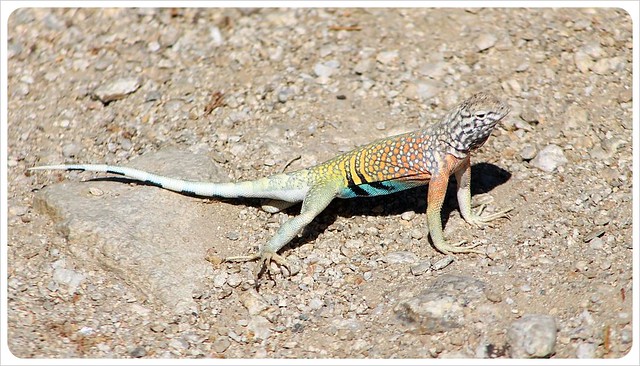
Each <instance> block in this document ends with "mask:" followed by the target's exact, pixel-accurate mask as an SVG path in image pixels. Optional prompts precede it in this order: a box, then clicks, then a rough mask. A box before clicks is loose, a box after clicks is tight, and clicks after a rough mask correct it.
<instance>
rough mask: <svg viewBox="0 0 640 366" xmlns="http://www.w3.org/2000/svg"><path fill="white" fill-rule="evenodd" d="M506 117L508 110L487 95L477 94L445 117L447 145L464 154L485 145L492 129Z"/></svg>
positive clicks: (457, 152) (505, 106)
mask: <svg viewBox="0 0 640 366" xmlns="http://www.w3.org/2000/svg"><path fill="white" fill-rule="evenodd" d="M508 113H509V107H508V106H507V105H506V104H504V103H503V102H501V101H500V100H498V99H497V98H495V97H494V96H492V95H490V94H487V93H478V94H475V95H473V96H472V97H471V98H469V99H467V100H465V101H464V102H462V103H460V104H459V105H458V106H457V107H456V108H454V109H453V110H452V111H451V112H450V113H449V115H448V116H447V117H446V119H445V121H443V124H445V126H444V127H445V129H446V131H447V133H446V135H447V144H448V145H449V146H451V147H452V148H453V149H454V150H455V152H454V155H459V154H464V155H466V154H467V153H468V152H469V151H472V150H475V149H477V148H479V147H480V146H482V144H484V143H485V141H487V139H488V138H489V135H491V132H492V131H493V128H494V127H495V126H496V125H497V124H498V122H500V120H502V119H503V118H504V117H505V116H506V115H507V114H508Z"/></svg>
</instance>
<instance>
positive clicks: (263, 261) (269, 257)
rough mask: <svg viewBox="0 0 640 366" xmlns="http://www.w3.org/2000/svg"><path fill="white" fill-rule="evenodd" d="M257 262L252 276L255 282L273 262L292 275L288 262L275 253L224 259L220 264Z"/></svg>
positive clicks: (260, 253)
mask: <svg viewBox="0 0 640 366" xmlns="http://www.w3.org/2000/svg"><path fill="white" fill-rule="evenodd" d="M251 261H258V264H257V266H256V268H255V270H254V272H253V275H254V277H255V279H256V280H258V278H259V277H260V274H261V273H262V272H263V271H264V270H265V269H266V270H268V269H269V264H270V263H271V262H275V263H276V264H278V265H280V266H282V267H285V268H286V269H287V271H288V272H289V273H293V272H292V271H291V265H290V264H289V262H288V261H287V260H286V259H285V258H284V257H283V256H281V255H280V254H278V253H275V252H269V251H267V252H262V251H260V252H259V253H256V254H253V255H242V256H235V257H226V258H224V259H223V260H222V262H251Z"/></svg>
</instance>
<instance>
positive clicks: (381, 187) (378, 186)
mask: <svg viewBox="0 0 640 366" xmlns="http://www.w3.org/2000/svg"><path fill="white" fill-rule="evenodd" d="M369 185H370V186H371V187H373V188H375V189H379V190H382V191H387V192H390V191H393V190H394V188H393V187H389V186H388V185H386V184H384V182H371V183H369Z"/></svg>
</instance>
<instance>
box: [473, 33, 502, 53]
mask: <svg viewBox="0 0 640 366" xmlns="http://www.w3.org/2000/svg"><path fill="white" fill-rule="evenodd" d="M497 41H498V37H496V36H495V35H493V34H491V33H483V34H481V35H480V36H478V38H476V40H475V42H474V44H475V46H476V49H477V50H478V51H484V50H487V49H489V48H491V47H493V46H494V45H495V44H496V42H497Z"/></svg>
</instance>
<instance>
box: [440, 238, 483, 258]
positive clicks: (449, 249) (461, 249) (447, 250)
mask: <svg viewBox="0 0 640 366" xmlns="http://www.w3.org/2000/svg"><path fill="white" fill-rule="evenodd" d="M466 242H467V241H466V240H463V241H461V242H459V243H456V244H453V245H451V244H447V243H443V244H440V245H436V249H438V250H439V251H440V252H442V253H444V254H462V253H476V254H483V255H487V253H485V252H484V251H482V250H480V249H475V248H476V247H477V246H479V245H480V243H477V244H469V245H466V246H462V244H464V243H466Z"/></svg>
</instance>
